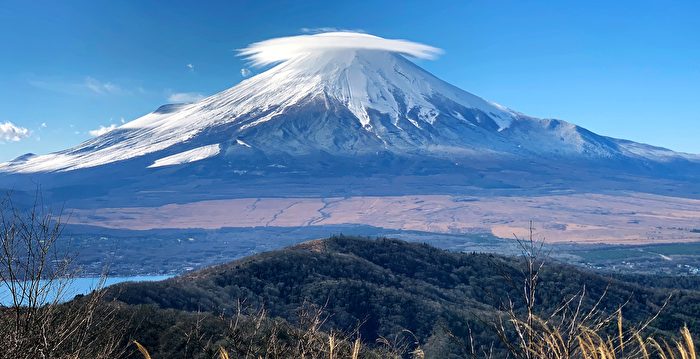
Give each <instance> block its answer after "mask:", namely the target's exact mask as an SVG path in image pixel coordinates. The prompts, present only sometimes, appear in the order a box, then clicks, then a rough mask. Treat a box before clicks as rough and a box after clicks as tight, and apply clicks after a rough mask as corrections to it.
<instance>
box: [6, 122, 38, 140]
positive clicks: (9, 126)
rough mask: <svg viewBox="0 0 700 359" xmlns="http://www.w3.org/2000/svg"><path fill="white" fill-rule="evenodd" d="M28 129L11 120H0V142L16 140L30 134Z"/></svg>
mask: <svg viewBox="0 0 700 359" xmlns="http://www.w3.org/2000/svg"><path fill="white" fill-rule="evenodd" d="M31 134H32V133H31V131H29V129H27V128H24V127H20V126H17V125H15V124H14V123H12V122H9V121H7V122H5V123H1V122H0V142H17V141H21V140H23V139H25V138H27V137H29V136H30V135H31Z"/></svg>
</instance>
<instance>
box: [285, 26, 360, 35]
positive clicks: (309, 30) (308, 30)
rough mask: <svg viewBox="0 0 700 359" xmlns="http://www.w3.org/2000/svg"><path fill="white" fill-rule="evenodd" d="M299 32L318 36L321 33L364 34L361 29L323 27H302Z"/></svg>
mask: <svg viewBox="0 0 700 359" xmlns="http://www.w3.org/2000/svg"><path fill="white" fill-rule="evenodd" d="M299 31H301V32H303V33H305V34H319V33H322V32H359V33H364V32H365V30H362V29H342V28H338V27H330V26H325V27H302V28H301V29H299Z"/></svg>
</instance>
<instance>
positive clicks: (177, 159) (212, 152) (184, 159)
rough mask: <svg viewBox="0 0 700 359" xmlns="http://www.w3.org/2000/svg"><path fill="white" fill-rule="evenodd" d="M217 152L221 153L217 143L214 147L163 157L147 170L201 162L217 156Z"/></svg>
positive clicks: (198, 148) (203, 147)
mask: <svg viewBox="0 0 700 359" xmlns="http://www.w3.org/2000/svg"><path fill="white" fill-rule="evenodd" d="M219 152H221V146H220V145H219V144H218V143H217V144H214V145H208V146H202V147H197V148H195V149H192V150H189V151H185V152H180V153H177V154H174V155H172V156H168V157H163V158H161V159H159V160H156V161H155V162H153V164H152V165H150V166H148V168H156V167H163V166H173V165H181V164H184V163H191V162H196V161H201V160H203V159H205V158H209V157H213V156H216V155H218V154H219Z"/></svg>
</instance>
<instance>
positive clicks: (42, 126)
mask: <svg viewBox="0 0 700 359" xmlns="http://www.w3.org/2000/svg"><path fill="white" fill-rule="evenodd" d="M39 127H41V128H47V127H49V125H47V124H46V122H42V123H41V125H40V126H39Z"/></svg>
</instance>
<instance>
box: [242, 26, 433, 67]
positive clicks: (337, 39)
mask: <svg viewBox="0 0 700 359" xmlns="http://www.w3.org/2000/svg"><path fill="white" fill-rule="evenodd" d="M339 49H364V50H382V51H389V52H396V53H400V54H404V55H407V56H411V57H415V58H421V59H434V58H436V57H437V56H438V55H440V54H441V53H442V50H441V49H438V48H436V47H432V46H428V45H424V44H419V43H417V42H412V41H408V40H398V39H385V38H381V37H379V36H374V35H369V34H361V33H357V32H323V33H319V34H314V35H299V36H289V37H280V38H276V39H271V40H265V41H261V42H256V43H254V44H251V45H249V46H248V47H246V48H244V49H241V50H239V55H240V56H243V57H245V58H247V59H248V60H250V62H251V63H252V64H253V65H256V66H264V65H269V64H274V63H277V62H281V61H287V60H290V59H293V58H297V57H299V56H303V55H306V54H309V53H319V52H324V51H331V50H339Z"/></svg>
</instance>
